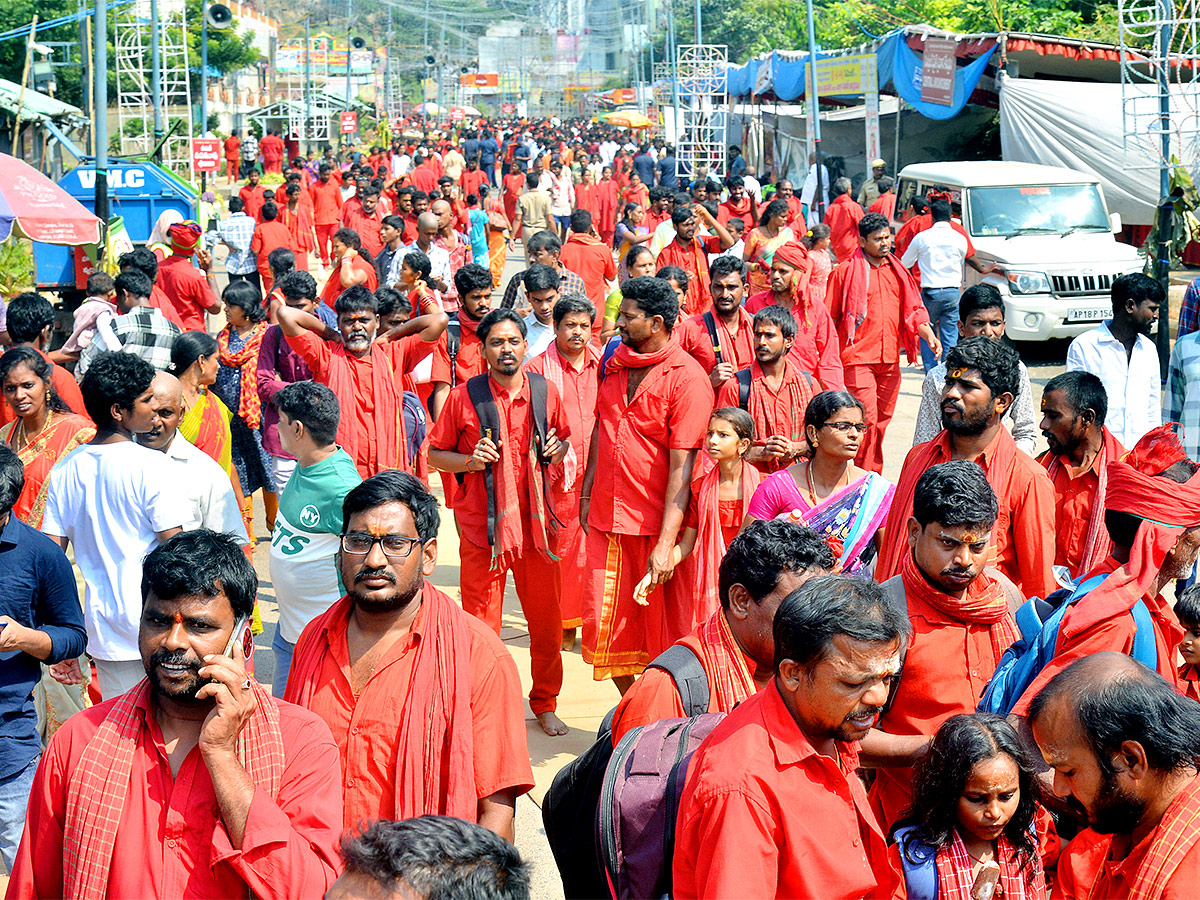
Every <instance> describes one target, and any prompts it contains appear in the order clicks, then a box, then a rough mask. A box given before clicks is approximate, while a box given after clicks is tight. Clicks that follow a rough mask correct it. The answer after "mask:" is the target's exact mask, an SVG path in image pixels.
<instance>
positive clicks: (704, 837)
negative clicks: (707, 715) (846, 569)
mask: <svg viewBox="0 0 1200 900" xmlns="http://www.w3.org/2000/svg"><path fill="white" fill-rule="evenodd" d="M773 633H774V637H775V659H776V663H775V667H774V668H775V677H774V680H773V681H772V683H771V684H769V685H767V686H766V687H764V688H763V689H762V690H760V691H759V692H758V693H756V694H755V695H754V696H752V697H750V698H749V699H748V700H746V701H745V702H744V703H742V705H741V706H739V707H738V708H737V709H735V710H734V711H733V712H731V713H730V714H729V715H728V716H727V717H726V718H725V720H724V721H723V722H721V723H720V724H719V725H717V727H716V728H715V729H713V731H712V733H711V734H710V735H709V736H708V737H707V738H706V739H705V740H704V742H703V743H702V744H701V745H700V747H699V749H698V750H696V752H695V754H694V755H693V756H692V761H691V764H690V765H689V767H688V772H687V780H686V782H685V784H684V788H683V795H682V796H681V797H680V799H679V820H678V823H677V826H676V833H675V855H674V866H673V867H672V872H673V876H674V878H673V885H672V887H673V891H672V895H673V896H675V897H679V898H681V900H687V898H701V897H763V898H766V897H779V898H783V897H812V898H816V897H820V898H822V900H839V898H861V897H870V898H888V897H891V896H893V892H894V891H897V890H899V887H900V885H899V881H900V877H899V873H897V872H896V871H895V870H894V869H893V868H892V865H891V862H890V861H889V859H888V856H887V842H886V840H885V838H884V833H883V831H882V830H881V829H880V827H879V823H878V822H877V821H876V819H875V815H874V813H872V811H871V808H870V805H869V804H868V801H867V794H866V791H865V790H864V789H863V786H862V782H861V781H859V779H858V775H857V774H856V772H855V769H856V768H857V766H858V741H860V740H862V738H863V737H864V736H865V735H866V734H867V732H868V731H869V730H870V728H871V726H872V725H873V724H874V722H875V719H876V716H877V715H878V714H879V711H880V709H881V708H882V707H883V705H884V703H885V702H886V701H887V697H888V689H889V687H890V685H891V683H892V680H893V679H894V678H895V677H896V676H897V675H898V674H899V671H900V651H901V648H902V647H904V646H905V645H906V644H907V641H908V636H909V625H908V620H907V619H906V618H905V616H904V613H903V611H901V610H898V609H897V608H895V607H894V606H893V605H892V604H891V603H889V602H888V600H886V599H885V598H884V596H883V594H882V592H881V591H880V590H879V587H878V586H877V585H875V584H873V583H871V582H868V581H866V580H864V579H860V578H845V577H841V576H836V575H827V576H823V577H820V578H813V579H810V580H809V581H807V582H806V583H805V584H804V585H803V586H802V587H801V588H800V589H799V590H797V591H794V592H793V593H791V594H790V595H788V597H786V598H785V599H784V601H783V602H782V603H781V604H780V606H779V611H778V612H777V613H776V614H775V620H774V626H773Z"/></svg>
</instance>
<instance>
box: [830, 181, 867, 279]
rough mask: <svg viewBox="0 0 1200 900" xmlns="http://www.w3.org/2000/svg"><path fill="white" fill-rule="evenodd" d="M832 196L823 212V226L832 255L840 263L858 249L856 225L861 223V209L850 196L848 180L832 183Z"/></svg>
mask: <svg viewBox="0 0 1200 900" xmlns="http://www.w3.org/2000/svg"><path fill="white" fill-rule="evenodd" d="M833 195H834V197H833V202H832V203H830V204H829V209H827V210H825V224H826V225H828V226H829V237H830V238H831V241H830V243H831V245H832V247H831V249H832V250H833V255H834V256H836V257H837V261H838V262H839V263H840V262H844V261H845V260H847V259H849V258H850V257H851V256H853V255H854V251H855V250H856V249H858V234H859V232H858V223H859V222H860V221H862V217H863V208H862V207H861V206H859V205H858V203H857V201H855V199H854V198H853V197H851V196H850V179H849V178H839V179H838V180H837V181H835V182H834V183H833Z"/></svg>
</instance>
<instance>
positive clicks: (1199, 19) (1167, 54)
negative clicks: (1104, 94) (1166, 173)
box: [1118, 0, 1200, 177]
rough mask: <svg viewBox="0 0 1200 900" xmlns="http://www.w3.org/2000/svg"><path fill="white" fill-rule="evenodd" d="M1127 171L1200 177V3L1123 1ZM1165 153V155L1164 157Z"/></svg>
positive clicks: (1198, 0) (1190, 0)
mask: <svg viewBox="0 0 1200 900" xmlns="http://www.w3.org/2000/svg"><path fill="white" fill-rule="evenodd" d="M1118 15H1119V17H1120V47H1121V112H1122V119H1123V125H1124V132H1125V165H1126V167H1128V168H1132V169H1156V170H1157V169H1164V168H1167V167H1169V166H1170V157H1172V156H1174V157H1175V158H1176V159H1178V160H1179V161H1180V163H1182V165H1184V166H1186V167H1187V168H1188V169H1189V170H1190V171H1191V173H1192V176H1193V177H1196V176H1197V175H1200V0H1178V2H1172V0H1122V2H1121V3H1120V4H1119V5H1118ZM1164 151H1165V152H1164Z"/></svg>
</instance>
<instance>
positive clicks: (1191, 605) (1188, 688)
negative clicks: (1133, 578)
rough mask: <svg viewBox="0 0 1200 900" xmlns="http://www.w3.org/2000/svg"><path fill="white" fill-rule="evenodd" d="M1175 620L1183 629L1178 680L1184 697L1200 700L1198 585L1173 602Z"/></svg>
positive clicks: (1199, 585) (1199, 597) (1199, 611)
mask: <svg viewBox="0 0 1200 900" xmlns="http://www.w3.org/2000/svg"><path fill="white" fill-rule="evenodd" d="M1175 618H1177V619H1178V620H1179V624H1180V625H1182V626H1183V627H1184V629H1185V630H1184V633H1183V640H1181V641H1180V642H1179V655H1180V656H1182V657H1183V665H1182V666H1180V667H1179V680H1180V681H1182V682H1183V686H1184V691H1183V693H1184V694H1185V695H1186V696H1188V697H1191V698H1192V699H1193V700H1200V584H1193V585H1192V586H1191V587H1190V588H1188V589H1187V590H1186V591H1184V592H1183V593H1182V594H1180V596H1179V599H1178V600H1176V601H1175Z"/></svg>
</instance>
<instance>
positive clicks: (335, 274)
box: [321, 228, 379, 309]
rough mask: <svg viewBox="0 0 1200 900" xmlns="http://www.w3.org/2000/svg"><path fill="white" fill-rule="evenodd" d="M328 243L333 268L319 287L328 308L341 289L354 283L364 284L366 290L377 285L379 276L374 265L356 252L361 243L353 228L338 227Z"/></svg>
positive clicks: (331, 305) (332, 305)
mask: <svg viewBox="0 0 1200 900" xmlns="http://www.w3.org/2000/svg"><path fill="white" fill-rule="evenodd" d="M330 244H332V246H333V257H332V259H333V268H332V271H330V273H329V279H328V280H327V281H326V282H325V287H324V288H322V289H321V299H322V300H324V301H325V302H326V303H327V304H329V308H330V309H333V308H334V304H335V303H336V302H337V298H338V297H339V296H341V294H342V292H343V291H345V290H347V289H348V288H352V287H354V286H355V285H356V284H361V285H364V286H365V287H366V289H367V290H368V291H373V290H375V288H377V287H379V276H378V275H377V274H376V272H375V267H374V266H373V265H371V264H370V263H369V262H367V261H366V260H365V259H363V256H362V254H361V253H359V252H358V248H359V247H360V246H362V244H361V242H360V241H359V238H358V232H357V231H355V230H354V229H353V228H339V229H338V230H337V231H336V232H334V235H333V240H332V241H330Z"/></svg>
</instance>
